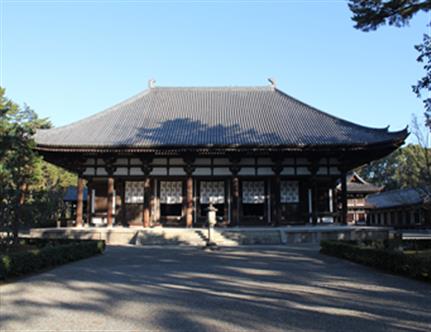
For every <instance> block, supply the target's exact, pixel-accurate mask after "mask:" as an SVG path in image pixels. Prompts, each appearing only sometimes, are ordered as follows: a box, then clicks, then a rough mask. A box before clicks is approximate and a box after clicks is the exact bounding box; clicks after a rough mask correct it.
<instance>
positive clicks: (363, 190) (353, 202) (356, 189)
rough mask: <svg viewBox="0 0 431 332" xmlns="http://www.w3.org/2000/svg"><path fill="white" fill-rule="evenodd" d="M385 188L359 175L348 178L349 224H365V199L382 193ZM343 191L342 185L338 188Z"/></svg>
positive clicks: (351, 175)
mask: <svg viewBox="0 0 431 332" xmlns="http://www.w3.org/2000/svg"><path fill="white" fill-rule="evenodd" d="M382 190H383V187H379V186H376V185H374V184H372V183H369V182H367V181H365V180H364V179H363V178H362V177H360V176H359V174H358V173H356V172H353V173H351V174H350V175H348V176H347V223H348V224H365V223H366V220H367V212H366V209H365V197H366V196H367V195H369V194H375V193H378V192H381V191H382ZM337 191H338V192H340V191H341V184H339V185H338V186H337Z"/></svg>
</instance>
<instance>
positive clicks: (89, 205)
mask: <svg viewBox="0 0 431 332" xmlns="http://www.w3.org/2000/svg"><path fill="white" fill-rule="evenodd" d="M91 195H92V187H91V182H90V181H87V221H86V223H87V225H88V226H90V223H91V201H92V198H91Z"/></svg>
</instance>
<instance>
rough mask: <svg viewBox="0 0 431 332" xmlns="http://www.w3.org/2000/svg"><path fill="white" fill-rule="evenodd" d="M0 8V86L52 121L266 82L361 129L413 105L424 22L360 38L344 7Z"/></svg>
mask: <svg viewBox="0 0 431 332" xmlns="http://www.w3.org/2000/svg"><path fill="white" fill-rule="evenodd" d="M0 1H2V3H1V6H0V8H1V9H2V16H1V25H2V48H1V55H2V61H1V63H2V68H1V80H2V83H1V84H2V85H3V86H4V87H5V88H6V93H7V95H8V97H9V98H12V99H13V100H15V101H17V102H19V103H24V102H25V103H27V104H28V105H30V106H31V107H32V108H33V109H34V110H36V111H37V112H38V113H39V114H40V115H41V116H42V117H49V118H50V119H51V121H52V122H53V123H54V125H56V126H59V125H64V124H68V123H70V122H73V121H76V120H79V119H81V118H83V117H85V116H88V115H91V114H94V113H96V112H98V111H101V110H103V109H105V108H107V107H109V106H112V105H114V104H115V103H117V102H120V101H122V100H124V99H125V98H127V97H130V96H132V95H134V94H136V93H138V92H140V91H142V90H144V89H146V87H147V81H148V79H149V78H155V79H156V80H157V85H159V86H212V85H216V86H220V85H221V86H225V85H228V86H231V85H234V86H238V85H239V86H248V85H252V86H255V85H266V84H268V83H267V81H266V79H267V78H268V77H275V78H276V79H277V82H278V87H279V88H280V89H282V90H284V91H285V92H287V93H288V94H290V95H292V96H294V97H296V98H298V99H301V100H303V101H305V102H307V103H308V104H311V105H313V106H315V107H317V108H320V109H322V110H324V111H326V112H329V113H331V114H333V115H336V116H338V117H341V118H344V119H348V120H351V121H354V122H357V123H359V124H363V125H367V126H373V127H385V126H387V125H390V126H391V129H394V130H395V129H402V128H404V127H405V126H406V125H407V124H409V123H410V120H411V114H412V113H416V114H418V115H421V114H422V112H423V107H422V103H421V101H420V100H418V99H417V98H416V97H415V95H414V94H413V93H412V92H411V85H412V84H414V83H415V82H416V80H417V79H418V78H420V77H421V76H422V75H423V71H422V68H421V66H420V65H419V64H418V63H416V61H415V59H416V57H417V53H416V51H415V50H414V48H413V46H414V45H415V44H418V43H419V42H420V41H421V39H422V34H423V33H424V32H425V31H426V24H427V21H429V17H426V15H424V14H422V15H418V16H416V17H415V18H414V19H413V21H412V22H411V24H410V26H409V27H406V28H402V29H397V28H393V27H383V28H381V29H379V30H377V31H376V32H370V33H364V32H361V31H357V30H355V29H354V28H353V22H352V21H351V19H350V17H351V13H350V11H349V10H348V7H347V4H346V2H345V1H260V2H250V1H248V2H247V1H235V0H233V1H222V2H220V1H211V2H205V1H138V0H136V1H127V0H126V1H87V2H86V1H79V0H78V1H67V0H65V1H31V0H28V1H19V0H18V1H12V0H0Z"/></svg>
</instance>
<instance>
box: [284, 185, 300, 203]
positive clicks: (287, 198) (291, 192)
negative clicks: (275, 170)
mask: <svg viewBox="0 0 431 332" xmlns="http://www.w3.org/2000/svg"><path fill="white" fill-rule="evenodd" d="M280 201H281V203H299V184H298V182H297V181H281V188H280Z"/></svg>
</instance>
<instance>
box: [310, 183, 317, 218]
mask: <svg viewBox="0 0 431 332" xmlns="http://www.w3.org/2000/svg"><path fill="white" fill-rule="evenodd" d="M311 181H312V182H311V190H312V196H313V200H312V204H311V205H312V209H313V217H312V218H313V225H316V224H317V218H318V209H317V198H318V197H317V182H316V179H315V178H313V179H312V180H311Z"/></svg>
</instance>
